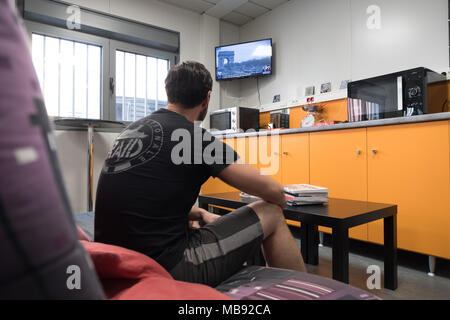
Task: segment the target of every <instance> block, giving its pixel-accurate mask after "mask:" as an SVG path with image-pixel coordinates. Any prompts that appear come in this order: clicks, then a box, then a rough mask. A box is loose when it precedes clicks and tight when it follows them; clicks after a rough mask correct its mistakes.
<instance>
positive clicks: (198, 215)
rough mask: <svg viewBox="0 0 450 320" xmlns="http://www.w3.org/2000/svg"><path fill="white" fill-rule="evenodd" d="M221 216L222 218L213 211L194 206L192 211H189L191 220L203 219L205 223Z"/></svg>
mask: <svg viewBox="0 0 450 320" xmlns="http://www.w3.org/2000/svg"><path fill="white" fill-rule="evenodd" d="M219 218H220V216H219V215H217V214H214V213H211V212H209V211H207V210H205V209H202V208H199V207H192V209H191V211H190V212H189V220H191V221H199V220H202V221H203V222H204V223H205V224H209V223H212V222H214V221H216V220H217V219H219Z"/></svg>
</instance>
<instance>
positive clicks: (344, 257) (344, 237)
mask: <svg viewBox="0 0 450 320" xmlns="http://www.w3.org/2000/svg"><path fill="white" fill-rule="evenodd" d="M332 237H333V258H332V259H333V279H334V280H338V281H341V282H344V283H348V282H349V280H348V265H349V262H348V242H349V240H348V228H343V227H336V228H333V236H332Z"/></svg>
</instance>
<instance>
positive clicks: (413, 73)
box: [347, 68, 448, 122]
mask: <svg viewBox="0 0 450 320" xmlns="http://www.w3.org/2000/svg"><path fill="white" fill-rule="evenodd" d="M446 80H447V77H446V76H445V75H443V74H439V73H436V72H434V71H431V70H429V69H426V68H415V69H410V70H406V71H401V72H396V73H392V74H388V75H383V76H379V77H375V78H370V79H364V80H360V81H354V82H350V83H349V84H348V89H347V90H348V119H349V122H357V121H367V120H379V119H387V118H395V117H408V116H414V115H421V114H428V113H438V112H442V111H443V109H444V107H445V106H446V104H447V101H448V100H447V99H448V92H447V87H446V85H445V81H446Z"/></svg>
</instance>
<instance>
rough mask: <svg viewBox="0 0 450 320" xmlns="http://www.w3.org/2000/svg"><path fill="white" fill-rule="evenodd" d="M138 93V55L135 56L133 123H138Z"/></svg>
mask: <svg viewBox="0 0 450 320" xmlns="http://www.w3.org/2000/svg"><path fill="white" fill-rule="evenodd" d="M136 93H137V54H135V55H134V108H133V111H134V112H133V121H136Z"/></svg>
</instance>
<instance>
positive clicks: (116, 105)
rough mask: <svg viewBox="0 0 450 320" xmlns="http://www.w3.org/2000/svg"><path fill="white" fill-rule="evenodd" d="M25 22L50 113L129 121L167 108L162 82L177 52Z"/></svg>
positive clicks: (51, 114) (50, 114) (58, 115)
mask: <svg viewBox="0 0 450 320" xmlns="http://www.w3.org/2000/svg"><path fill="white" fill-rule="evenodd" d="M25 24H26V26H27V29H28V32H29V33H30V38H31V41H32V57H33V64H34V67H35V70H36V73H37V77H38V79H39V82H40V85H41V89H42V93H43V95H44V99H45V105H46V108H47V112H48V115H49V116H52V117H70V118H72V117H73V118H82V119H86V118H87V119H104V120H114V121H124V122H128V121H135V120H139V119H141V118H143V117H145V116H147V115H149V114H151V113H152V112H153V111H155V110H158V109H159V108H162V107H165V106H166V104H167V97H166V91H165V84H164V82H165V78H166V76H167V72H168V70H169V68H170V66H171V65H172V64H173V63H175V60H176V54H173V53H170V52H165V51H163V50H158V49H153V48H148V47H144V46H141V45H136V44H131V43H128V42H122V41H116V40H110V39H107V38H102V37H99V36H95V35H89V34H84V33H81V32H77V31H73V30H66V29H62V28H58V27H54V26H49V25H44V24H41V23H37V22H33V21H26V23H25ZM113 84H114V85H113Z"/></svg>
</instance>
